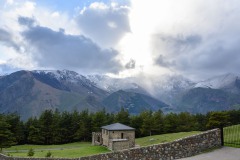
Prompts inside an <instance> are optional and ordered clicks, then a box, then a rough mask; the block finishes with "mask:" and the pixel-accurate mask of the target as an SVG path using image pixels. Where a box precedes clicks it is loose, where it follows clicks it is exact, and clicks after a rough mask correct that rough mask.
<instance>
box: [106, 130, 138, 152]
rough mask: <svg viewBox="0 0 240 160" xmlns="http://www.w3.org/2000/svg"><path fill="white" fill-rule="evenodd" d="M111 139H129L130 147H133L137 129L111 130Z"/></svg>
mask: <svg viewBox="0 0 240 160" xmlns="http://www.w3.org/2000/svg"><path fill="white" fill-rule="evenodd" d="M122 136H123V137H122ZM109 139H110V140H111V139H128V141H129V147H130V148H132V147H134V146H135V131H134V130H133V131H109Z"/></svg>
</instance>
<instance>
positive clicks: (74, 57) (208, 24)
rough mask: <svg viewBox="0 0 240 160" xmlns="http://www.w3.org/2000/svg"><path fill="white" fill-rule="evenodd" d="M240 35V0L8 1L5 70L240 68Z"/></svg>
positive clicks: (1, 57)
mask: <svg viewBox="0 0 240 160" xmlns="http://www.w3.org/2000/svg"><path fill="white" fill-rule="evenodd" d="M239 35H240V1H239V0H228V1H226V0H211V1H208V0H194V1H193V0H178V1H176V0H148V1H143V0H69V1H65V0H38V1H37V0H0V74H6V73H11V72H14V71H17V70H22V69H24V70H56V69H58V70H62V69H67V70H73V71H76V72H78V73H82V74H107V75H110V76H115V77H134V76H139V75H144V76H161V75H164V74H179V75H183V76H185V77H187V78H190V79H204V78H208V77H211V76H214V75H220V74H225V73H235V74H238V73H239V70H238V69H239V68H240V53H239V52H240V36H239Z"/></svg>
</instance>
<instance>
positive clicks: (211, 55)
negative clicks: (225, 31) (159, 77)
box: [153, 35, 240, 76]
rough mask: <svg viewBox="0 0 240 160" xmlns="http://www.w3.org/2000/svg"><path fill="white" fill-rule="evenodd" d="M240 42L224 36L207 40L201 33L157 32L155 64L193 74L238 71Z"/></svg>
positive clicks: (207, 74)
mask: <svg viewBox="0 0 240 160" xmlns="http://www.w3.org/2000/svg"><path fill="white" fill-rule="evenodd" d="M230 38H231V40H230ZM229 41H231V43H229ZM239 41H240V38H239V39H238V38H236V37H230V36H222V37H221V35H218V37H217V36H216V37H215V36H211V37H210V36H208V37H205V38H204V39H203V38H202V37H201V36H200V35H190V36H175V37H174V36H170V35H168V36H166V35H164V36H163V35H155V36H154V37H153V42H154V43H153V44H154V45H153V48H154V51H155V53H154V54H155V56H156V59H155V63H156V64H157V65H159V66H161V67H165V68H169V69H171V70H175V71H178V72H181V73H184V74H191V75H201V76H209V75H211V74H222V73H226V72H234V73H237V72H239V71H238V68H239V67H240V63H239V62H240V45H239V44H238V43H237V42H239ZM159 46H160V48H159ZM156 51H158V52H156Z"/></svg>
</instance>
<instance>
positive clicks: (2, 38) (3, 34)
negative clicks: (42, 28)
mask: <svg viewBox="0 0 240 160" xmlns="http://www.w3.org/2000/svg"><path fill="white" fill-rule="evenodd" d="M0 42H2V43H3V44H4V45H5V46H8V47H13V48H14V49H15V50H17V51H20V47H19V46H18V45H17V44H16V42H14V38H13V36H12V34H11V33H9V32H8V31H6V30H4V29H1V28H0Z"/></svg>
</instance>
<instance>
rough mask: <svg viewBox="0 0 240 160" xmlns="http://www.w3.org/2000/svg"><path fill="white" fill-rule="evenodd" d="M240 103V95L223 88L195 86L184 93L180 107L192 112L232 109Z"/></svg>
mask: <svg viewBox="0 0 240 160" xmlns="http://www.w3.org/2000/svg"><path fill="white" fill-rule="evenodd" d="M236 104H240V95H239V94H233V93H229V92H226V91H224V90H221V89H211V88H200V87H199V88H194V89H191V90H189V91H187V92H186V93H185V94H183V95H182V97H181V98H180V102H179V104H178V105H179V107H178V109H179V110H180V111H188V112H191V113H207V112H209V111H220V110H230V109H235V108H233V106H234V105H236Z"/></svg>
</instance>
